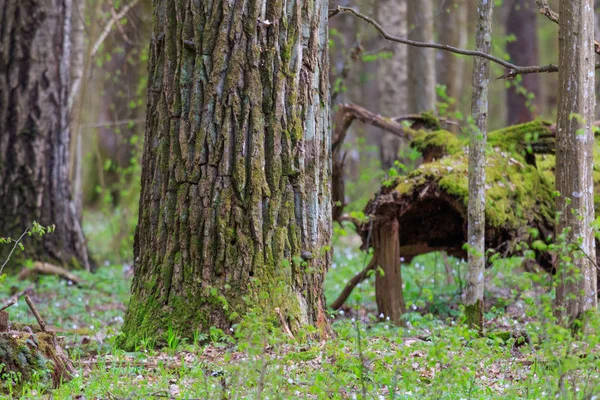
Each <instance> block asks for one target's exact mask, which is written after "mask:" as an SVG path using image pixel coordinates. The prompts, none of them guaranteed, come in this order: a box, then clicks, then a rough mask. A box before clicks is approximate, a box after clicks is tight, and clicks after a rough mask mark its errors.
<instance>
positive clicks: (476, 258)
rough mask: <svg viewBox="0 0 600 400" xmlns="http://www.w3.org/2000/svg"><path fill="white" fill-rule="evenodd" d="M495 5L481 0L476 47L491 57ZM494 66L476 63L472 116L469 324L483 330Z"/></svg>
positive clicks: (474, 65)
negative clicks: (489, 118) (487, 163)
mask: <svg viewBox="0 0 600 400" xmlns="http://www.w3.org/2000/svg"><path fill="white" fill-rule="evenodd" d="M493 10H494V2H493V1H488V0H481V1H480V2H479V5H478V8H477V12H478V15H479V18H478V22H477V33H476V39H475V47H476V49H477V50H479V51H482V52H485V53H489V52H490V49H491V43H492V14H493ZM489 76H490V62H489V61H488V60H485V59H483V58H479V57H477V58H475V59H474V61H473V80H472V85H473V92H472V98H471V115H472V117H473V126H472V127H471V129H470V141H469V204H468V218H469V219H468V229H467V230H468V233H467V235H468V238H467V242H468V244H469V251H468V258H469V272H468V277H467V287H466V298H465V305H466V316H467V322H468V323H469V324H470V325H471V326H472V327H473V328H476V329H479V330H480V331H481V330H483V288H484V277H483V275H484V270H485V148H486V142H487V139H486V137H487V113H488V86H489V80H490V77H489Z"/></svg>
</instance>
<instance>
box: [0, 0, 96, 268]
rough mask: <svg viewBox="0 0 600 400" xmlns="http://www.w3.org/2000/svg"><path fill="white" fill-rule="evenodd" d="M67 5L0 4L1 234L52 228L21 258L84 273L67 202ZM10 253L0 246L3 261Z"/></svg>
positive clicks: (82, 250) (17, 0) (13, 0)
mask: <svg viewBox="0 0 600 400" xmlns="http://www.w3.org/2000/svg"><path fill="white" fill-rule="evenodd" d="M71 6H72V4H71V1H70V0H66V1H65V0H47V1H40V2H33V1H21V0H0V132H1V135H0V204H2V212H1V213H0V227H1V228H0V229H1V232H0V235H1V236H4V237H6V236H10V237H13V238H15V237H19V235H20V234H21V233H22V232H23V231H24V230H25V229H26V228H27V227H30V226H31V224H32V222H33V221H37V222H39V223H41V224H43V225H50V224H55V225H56V232H53V233H52V234H49V235H46V236H44V237H43V238H41V239H34V238H28V240H27V242H26V243H25V251H24V252H18V253H17V256H16V257H15V258H13V259H12V260H11V263H10V265H12V266H15V267H16V266H19V267H20V266H21V265H22V264H21V262H22V261H23V260H24V258H32V259H35V260H40V261H50V262H53V263H58V264H62V265H69V266H80V267H83V268H85V269H89V262H88V256H87V250H86V244H85V239H84V237H83V232H82V230H81V226H80V224H79V219H78V218H77V214H76V207H75V204H74V203H73V202H72V200H71V184H70V182H69V143H70V136H69V115H68V104H67V103H68V97H69V96H68V94H69V74H70V62H71V52H70V40H71V36H70V35H71V12H72V9H71ZM9 251H10V246H6V245H4V246H0V260H4V259H5V258H6V257H7V255H8V253H9Z"/></svg>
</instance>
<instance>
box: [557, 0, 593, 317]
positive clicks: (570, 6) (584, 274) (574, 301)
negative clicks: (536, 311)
mask: <svg viewBox="0 0 600 400" xmlns="http://www.w3.org/2000/svg"><path fill="white" fill-rule="evenodd" d="M593 9H594V8H593V2H592V0H573V1H561V2H560V11H559V36H558V38H559V55H558V62H559V71H558V82H559V92H558V119H557V124H556V125H557V132H556V190H557V191H558V192H559V193H560V196H558V197H557V199H556V210H557V212H558V213H559V222H558V224H557V226H556V234H557V237H558V235H560V234H562V233H563V232H564V230H565V229H567V233H566V241H567V243H568V244H569V245H570V247H576V249H575V250H571V251H570V253H571V254H565V255H559V261H558V262H559V264H558V276H559V278H558V287H557V288H556V315H557V316H558V317H559V319H560V320H561V322H563V323H570V322H572V321H573V320H574V319H575V318H578V317H579V316H581V314H582V313H583V312H584V311H587V310H590V309H592V308H595V307H596V306H597V296H596V286H597V283H596V269H595V266H594V265H593V264H592V262H590V259H591V260H595V254H596V249H595V243H594V232H593V230H592V223H593V221H594V190H593V189H594V181H593V175H592V172H593V168H594V165H593V148H594V147H593V146H594V133H593V131H592V124H593V120H594V111H595V110H594V107H595V101H596V100H595V96H594V75H595V74H594V61H595V60H594V58H595V55H594V45H593V39H594V14H593ZM579 241H581V243H579ZM582 253H585V254H582ZM568 257H570V261H567V258H568Z"/></svg>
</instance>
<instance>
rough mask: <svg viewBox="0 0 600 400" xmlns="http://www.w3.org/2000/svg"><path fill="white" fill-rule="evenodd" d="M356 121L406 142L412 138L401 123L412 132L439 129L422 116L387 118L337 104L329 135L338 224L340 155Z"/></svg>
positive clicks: (341, 190) (341, 206) (341, 207)
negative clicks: (409, 123) (409, 125)
mask: <svg viewBox="0 0 600 400" xmlns="http://www.w3.org/2000/svg"><path fill="white" fill-rule="evenodd" d="M355 120H359V121H361V122H363V123H365V124H369V125H372V126H375V127H377V128H380V129H383V130H384V131H387V132H390V133H391V134H393V135H395V136H398V137H400V138H403V139H407V140H410V139H412V133H411V132H412V131H411V130H409V129H406V128H405V127H404V125H402V123H401V122H402V121H411V122H412V125H411V128H412V127H414V128H415V129H422V128H429V129H436V128H439V126H438V125H437V124H436V125H435V126H432V124H431V120H430V119H428V118H425V117H424V116H423V115H421V114H409V115H405V116H400V117H396V118H388V117H384V116H381V115H379V114H375V113H372V112H371V111H369V110H367V109H366V108H363V107H360V106H358V105H356V104H340V105H339V106H338V110H337V112H336V114H335V117H334V122H333V125H334V130H333V134H332V136H331V148H332V153H333V154H332V158H333V173H332V193H333V220H334V221H338V222H341V220H340V218H341V217H342V215H343V211H344V206H345V203H344V202H345V184H344V155H343V154H342V145H343V144H344V140H345V139H346V134H347V133H348V129H350V125H352V123H353V122H354V121H355ZM439 121H440V122H442V123H445V124H452V123H453V122H451V121H448V120H444V119H441V120H439ZM415 124H416V125H415Z"/></svg>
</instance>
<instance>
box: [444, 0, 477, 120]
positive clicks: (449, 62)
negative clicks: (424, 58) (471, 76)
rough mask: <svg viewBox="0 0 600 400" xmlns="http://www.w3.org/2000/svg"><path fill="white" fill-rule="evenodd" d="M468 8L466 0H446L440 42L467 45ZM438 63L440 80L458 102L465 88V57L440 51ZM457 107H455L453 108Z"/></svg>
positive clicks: (447, 91)
mask: <svg viewBox="0 0 600 400" xmlns="http://www.w3.org/2000/svg"><path fill="white" fill-rule="evenodd" d="M468 10H469V7H468V5H467V1H466V0H449V1H446V3H445V4H444V9H443V10H442V11H441V15H440V31H439V32H438V35H439V39H438V41H439V42H441V43H445V44H449V45H451V46H455V47H459V48H461V49H464V48H466V47H467V39H468V37H467V33H468V32H467V28H468ZM436 63H437V66H438V68H437V72H438V82H439V83H441V84H444V85H446V94H448V96H450V97H452V98H453V99H455V100H456V101H457V103H458V102H459V101H460V97H461V93H462V90H463V77H464V71H465V59H464V58H463V57H457V56H456V55H455V54H451V53H449V52H446V51H440V52H438V54H437V61H436ZM455 105H456V104H455ZM455 108H456V107H453V109H455ZM453 109H452V110H453Z"/></svg>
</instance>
